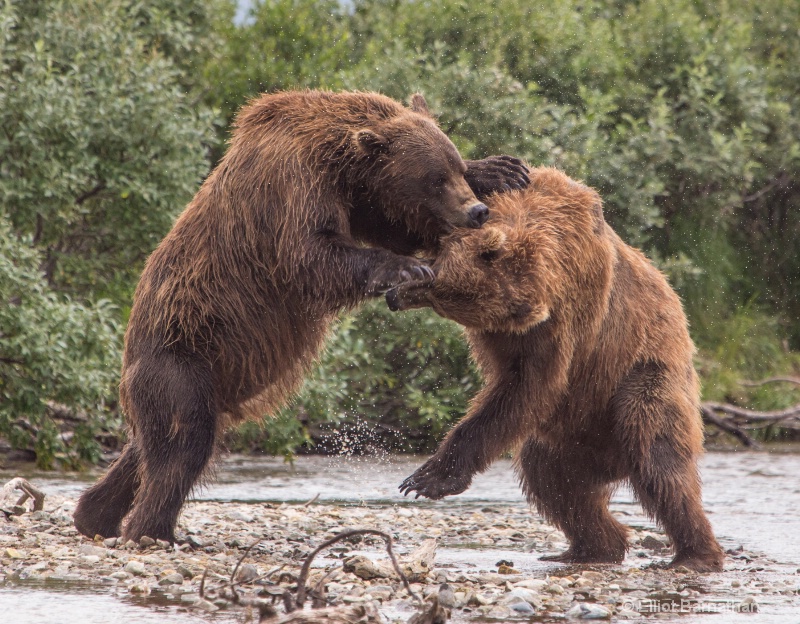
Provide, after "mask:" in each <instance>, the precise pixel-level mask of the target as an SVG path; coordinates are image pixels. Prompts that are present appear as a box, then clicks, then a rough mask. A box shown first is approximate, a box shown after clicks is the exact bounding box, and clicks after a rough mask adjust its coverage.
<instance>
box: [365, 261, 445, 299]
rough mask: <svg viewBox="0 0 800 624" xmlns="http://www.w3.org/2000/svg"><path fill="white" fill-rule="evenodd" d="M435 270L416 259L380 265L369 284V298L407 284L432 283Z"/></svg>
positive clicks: (367, 292)
mask: <svg viewBox="0 0 800 624" xmlns="http://www.w3.org/2000/svg"><path fill="white" fill-rule="evenodd" d="M434 277H435V276H434V273H433V269H432V268H431V267H429V266H428V265H427V264H424V263H422V262H420V261H419V260H417V259H416V258H399V259H398V260H393V261H390V262H386V263H384V264H381V265H379V266H378V267H377V268H376V269H375V270H374V271H373V272H372V275H371V276H370V279H369V282H368V283H367V290H366V294H367V296H368V297H377V296H379V295H382V294H384V293H385V292H386V291H387V290H390V289H392V288H394V287H395V286H398V285H399V284H404V283H406V282H430V281H433V279H434Z"/></svg>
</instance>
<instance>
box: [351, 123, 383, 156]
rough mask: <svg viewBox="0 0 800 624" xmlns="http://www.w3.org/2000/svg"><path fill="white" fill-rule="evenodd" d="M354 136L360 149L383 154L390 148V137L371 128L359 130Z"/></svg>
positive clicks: (369, 152)
mask: <svg viewBox="0 0 800 624" xmlns="http://www.w3.org/2000/svg"><path fill="white" fill-rule="evenodd" d="M353 138H354V139H355V144H356V146H357V147H358V149H359V150H361V151H363V152H365V153H367V154H370V155H373V154H382V153H384V152H386V151H387V150H388V149H389V139H387V138H386V137H385V136H383V135H382V134H378V133H377V132H374V131H372V130H370V129H369V128H363V129H361V130H358V131H357V132H356V133H355V134H354V136H353Z"/></svg>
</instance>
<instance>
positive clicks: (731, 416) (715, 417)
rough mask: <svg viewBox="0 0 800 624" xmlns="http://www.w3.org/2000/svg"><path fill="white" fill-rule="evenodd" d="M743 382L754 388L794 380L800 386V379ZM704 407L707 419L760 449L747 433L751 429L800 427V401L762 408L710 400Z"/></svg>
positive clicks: (768, 379)
mask: <svg viewBox="0 0 800 624" xmlns="http://www.w3.org/2000/svg"><path fill="white" fill-rule="evenodd" d="M740 383H741V384H742V385H743V386H747V387H750V388H755V387H759V386H763V385H765V384H769V383H791V384H796V385H798V386H800V378H797V377H769V378H767V379H762V380H761V381H741V382H740ZM700 409H701V411H702V414H703V421H704V422H706V423H708V424H710V425H714V426H715V427H717V428H718V429H720V430H722V431H725V432H726V433H729V434H731V435H733V436H735V437H736V438H737V439H739V440H740V441H741V442H742V444H744V445H745V446H747V447H750V448H758V447H759V444H758V443H757V442H756V441H755V440H754V439H753V438H752V437H751V436H750V435H749V434H748V433H747V430H754V429H763V428H765V427H770V426H776V427H781V428H782V429H796V430H800V404H797V405H793V406H792V407H788V408H786V409H782V410H771V411H759V410H751V409H747V408H744V407H738V406H736V405H731V404H729V403H715V402H713V401H706V402H704V403H703V404H702V405H701V406H700Z"/></svg>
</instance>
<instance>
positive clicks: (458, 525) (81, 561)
mask: <svg viewBox="0 0 800 624" xmlns="http://www.w3.org/2000/svg"><path fill="white" fill-rule="evenodd" d="M74 506H75V500H74V499H70V498H63V497H48V498H47V499H46V501H45V508H44V510H43V511H37V512H35V513H25V514H23V515H21V516H12V517H10V518H8V519H3V516H2V515H0V587H2V586H3V584H5V583H14V584H17V585H19V584H22V583H25V582H31V581H44V580H48V579H49V580H61V581H64V582H72V581H76V582H80V583H82V584H85V583H87V582H89V583H96V584H97V585H98V589H99V588H100V586H101V585H102V586H106V585H108V584H109V583H111V584H116V586H117V587H118V588H120V589H121V590H122V591H123V592H128V593H130V594H135V595H137V596H139V597H140V598H141V599H146V600H151V599H152V600H159V601H161V604H165V603H166V604H173V605H175V606H176V607H177V606H182V607H183V608H187V607H188V608H190V609H194V610H196V613H197V617H198V618H199V619H202V618H203V617H204V614H210V613H213V612H215V611H218V610H220V609H240V608H242V607H241V606H240V605H235V604H232V603H231V602H230V601H229V600H226V599H224V598H223V597H222V596H223V594H222V593H221V592H219V591H218V590H219V589H221V588H222V587H224V586H225V585H226V584H227V583H228V581H229V579H230V577H231V574H232V572H233V570H234V568H235V567H236V565H237V563H238V562H239V560H240V559H242V557H243V555H245V550H246V549H247V548H248V547H249V546H251V545H253V547H252V548H251V550H250V551H249V553H248V554H247V556H246V557H245V558H244V561H243V562H242V564H241V565H240V567H239V570H238V572H237V582H238V585H237V588H238V589H239V591H240V592H241V593H242V596H243V597H245V598H246V597H251V598H257V597H261V598H265V597H269V596H272V595H275V594H280V593H281V591H282V590H283V589H290V590H294V589H295V586H294V584H295V583H296V576H297V574H298V573H299V570H300V567H301V565H302V563H303V561H304V559H305V558H306V556H307V555H308V554H309V553H310V552H311V551H312V550H313V549H314V548H315V547H316V546H317V545H319V544H320V543H321V542H323V541H324V540H326V539H328V538H330V537H332V536H333V535H335V534H337V533H339V532H341V531H343V530H348V529H353V528H372V529H378V530H381V531H385V532H388V533H390V534H391V535H392V536H393V540H394V549H395V552H396V553H397V554H398V558H399V560H400V563H401V566H404V563H409V562H408V561H406V560H407V558H408V555H409V554H410V553H412V552H413V551H415V549H418V547H420V545H422V544H424V543H426V540H431V539H435V540H436V543H437V546H438V551H437V553H436V558H435V559H434V560H433V564H432V565H431V567H430V569H427V568H425V569H423V570H422V572H420V573H419V574H417V573H416V572H415V578H416V582H414V583H413V584H412V589H413V590H414V591H415V593H417V594H420V595H423V596H432V595H438V596H439V597H440V600H441V604H443V605H445V606H447V607H448V608H450V609H451V613H452V618H453V619H454V620H456V621H469V620H472V619H478V618H481V619H485V618H498V619H507V618H512V619H513V618H517V619H523V620H527V619H529V618H530V617H532V616H534V615H535V616H536V617H540V618H542V617H550V616H552V617H553V618H563V617H567V618H569V619H575V620H580V619H583V620H588V619H600V620H608V619H610V618H613V619H617V620H624V619H632V620H635V619H641V618H642V617H648V618H650V617H653V618H655V619H662V618H663V612H664V611H663V605H665V604H670V605H672V604H675V603H676V602H677V603H678V604H684V605H690V606H691V605H703V604H705V602H706V601H716V602H718V603H720V604H722V603H724V604H726V605H729V606H730V610H737V609H738V610H740V611H747V612H753V611H757V610H758V609H759V603H761V602H762V601H765V600H766V601H768V602H769V601H773V602H774V601H780V600H781V599H785V600H791V599H793V598H792V597H793V596H794V597H796V596H797V590H798V586H797V585H798V584H797V583H795V584H794V586H792V585H791V581H788V582H787V581H783V582H782V584H781V583H776V582H773V581H771V580H770V565H772V562H770V561H767V560H766V559H764V558H763V557H760V556H759V555H758V554H755V553H747V554H746V555H745V554H744V553H741V552H737V553H733V555H734V556H732V557H729V559H728V560H727V562H726V568H727V571H726V572H723V573H721V574H710V575H698V574H695V573H693V572H690V571H688V570H686V569H678V570H664V569H659V568H657V567H656V565H657V564H660V563H663V562H664V561H666V560H668V556H669V551H668V550H666V551H664V552H661V551H662V547H666V544H667V542H666V539H665V537H664V535H663V534H660V533H658V532H654V531H653V530H652V528H650V529H647V530H644V529H641V530H639V529H634V530H633V531H632V535H631V541H632V547H631V551H630V553H629V555H628V558H627V560H626V562H625V563H624V564H623V565H605V566H599V565H598V566H563V565H558V564H545V563H542V562H538V556H539V555H541V554H552V553H554V552H558V551H559V550H561V549H563V548H565V547H566V543H565V539H564V536H563V535H562V534H561V533H559V532H558V531H554V529H553V528H552V527H551V526H549V525H547V524H545V523H544V522H542V521H541V519H540V518H539V517H538V516H537V515H536V514H534V513H532V512H531V511H529V510H528V509H527V507H526V506H525V505H524V504H519V505H508V506H502V505H494V506H493V507H490V508H480V507H479V506H477V505H476V506H474V507H473V508H466V507H464V506H454V507H452V508H447V507H445V506H425V505H418V506H417V505H413V504H412V505H409V506H404V507H391V506H385V505H378V504H376V505H366V504H359V505H333V504H312V505H308V506H304V505H300V504H285V503H284V504H266V503H256V504H245V503H230V502H226V503H219V502H190V503H188V504H187V505H186V507H185V509H184V512H183V515H182V517H181V521H180V524H179V536H181V537H182V538H183V543H182V544H181V545H174V546H173V545H169V544H166V543H164V542H158V543H156V542H154V541H153V540H142V542H140V543H139V544H136V543H134V542H127V543H122V540H117V539H113V538H110V539H98V541H92V540H88V539H86V538H84V537H83V536H80V535H79V534H78V533H77V531H76V530H75V528H74V527H73V525H72V511H73V509H74ZM495 551H496V552H495ZM531 553H533V554H531ZM348 561H350V562H351V565H349V566H347V565H346V562H348ZM365 561H373V562H375V565H376V566H377V567H378V568H381V569H386V565H387V563H388V559H387V555H386V550H385V546H384V543H383V541H382V540H381V539H380V538H378V537H372V536H363V537H358V538H353V539H351V540H349V541H345V542H339V543H337V544H335V545H334V546H333V547H331V548H329V549H327V550H325V551H323V552H321V553H320V554H319V555H318V556H317V557H316V558H315V560H314V564H313V566H312V572H311V575H310V577H309V582H308V586H309V587H314V586H315V585H316V584H317V583H318V582H319V581H320V579H322V578H323V576H325V574H326V573H327V572H328V571H330V570H331V569H332V568H333V567H334V566H342V565H345V567H347V568H348V569H350V570H353V572H345V571H343V570H339V571H338V572H334V573H333V574H332V575H330V576H329V577H328V578H327V580H326V581H325V583H324V586H325V589H326V599H327V601H328V603H329V604H331V605H345V604H351V605H355V604H371V605H373V606H374V607H376V608H377V609H378V610H379V611H380V612H381V613H382V614H383V616H384V618H385V619H387V620H388V621H402V622H405V621H407V620H408V619H409V617H410V615H411V614H412V613H413V612H414V608H413V603H412V601H411V599H410V597H409V595H408V592H407V591H406V590H405V589H404V587H403V585H402V583H401V582H400V581H399V580H398V579H397V578H396V577H393V576H392V575H389V576H388V577H386V576H380V575H377V576H376V575H375V574H374V573H373V572H374V569H373V568H372V567H370V566H367V565H365V564H364V562H365ZM512 561H513V564H512V565H508V564H510V563H512ZM480 562H491V563H480ZM494 562H497V563H498V564H500V565H494ZM417 563H418V562H417ZM355 564H358V565H355ZM426 565H428V564H426ZM412 567H413V566H412ZM417 567H419V566H417ZM503 568H505V570H502V569H503ZM359 570H363V572H362V573H361V576H363V577H364V578H362V577H360V576H359V575H358V571H359ZM501 570H502V571H504V572H505V573H502V574H501V573H499V572H500V571H501ZM204 573H205V574H206V578H205V581H204V583H205V596H204V597H201V596H200V583H201V580H202V578H203V574H204ZM278 603H280V601H278ZM277 606H278V609H279V611H280V609H281V607H280V604H278V605H277ZM209 617H210V616H209Z"/></svg>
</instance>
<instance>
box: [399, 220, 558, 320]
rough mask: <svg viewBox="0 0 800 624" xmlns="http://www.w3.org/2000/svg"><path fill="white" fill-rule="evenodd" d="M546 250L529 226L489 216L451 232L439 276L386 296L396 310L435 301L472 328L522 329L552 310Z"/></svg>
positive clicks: (437, 267) (444, 313)
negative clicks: (484, 222)
mask: <svg viewBox="0 0 800 624" xmlns="http://www.w3.org/2000/svg"><path fill="white" fill-rule="evenodd" d="M541 256H542V250H541V249H539V248H538V247H537V246H536V245H535V243H534V241H533V240H532V239H531V237H530V236H529V235H528V232H526V231H525V230H518V229H515V228H513V227H509V225H508V224H506V223H502V222H501V223H496V222H495V220H490V223H489V225H487V226H486V227H484V228H483V229H481V230H459V231H457V232H454V233H453V234H451V235H449V236H447V237H446V238H445V239H444V240H443V244H442V249H441V252H440V253H439V255H438V257H437V258H436V261H435V263H434V265H433V269H434V271H435V273H436V279H435V281H433V282H427V283H420V282H418V283H416V284H415V283H413V282H412V283H410V284H405V285H402V286H400V287H398V288H395V289H394V290H392V291H390V292H389V293H388V294H387V302H388V303H389V307H390V308H392V309H393V310H406V309H410V308H420V307H427V306H430V307H432V308H433V309H434V310H435V311H436V312H438V313H439V314H440V315H442V316H444V317H446V318H449V319H451V320H454V321H456V322H457V323H460V324H461V325H464V326H465V327H467V328H470V329H480V330H483V331H501V332H514V333H522V332H525V331H527V330H528V329H530V328H531V327H532V326H533V325H536V324H538V323H541V322H543V321H545V320H547V318H548V317H549V315H550V310H549V308H548V305H547V301H548V299H549V297H548V293H547V288H548V284H550V283H551V282H550V280H549V279H548V276H546V275H542V273H543V269H544V268H545V267H544V264H543V262H542V260H543V258H542V257H541ZM544 272H545V273H546V269H545V271H544Z"/></svg>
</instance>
